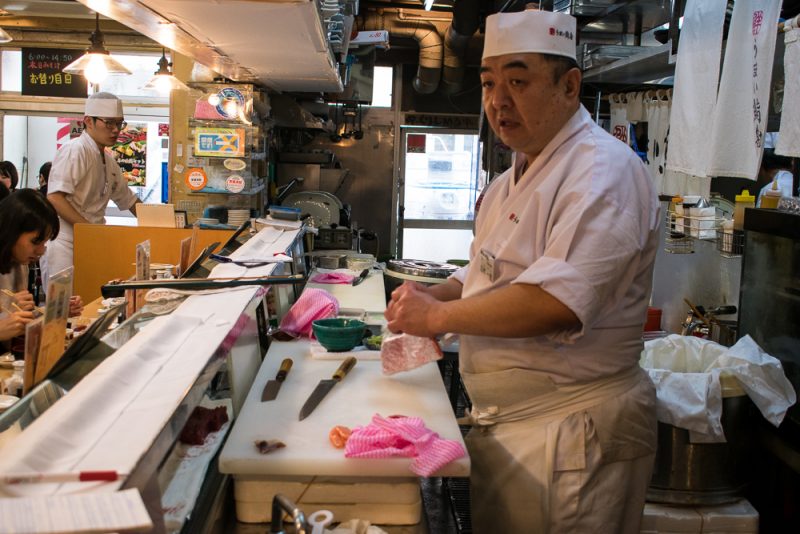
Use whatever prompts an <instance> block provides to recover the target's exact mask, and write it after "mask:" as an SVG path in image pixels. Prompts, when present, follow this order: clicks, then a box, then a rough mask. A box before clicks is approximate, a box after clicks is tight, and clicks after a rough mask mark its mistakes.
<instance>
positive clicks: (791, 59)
mask: <svg viewBox="0 0 800 534" xmlns="http://www.w3.org/2000/svg"><path fill="white" fill-rule="evenodd" d="M783 42H784V43H785V44H786V51H785V52H784V55H783V74H784V79H785V80H786V83H785V84H784V88H783V110H782V111H781V128H780V131H779V135H778V143H777V145H776V146H775V153H776V154H780V155H781V156H789V157H793V158H800V84H798V83H797V80H800V29H798V28H793V29H791V30H789V31H787V32H786V34H785V35H784V37H783Z"/></svg>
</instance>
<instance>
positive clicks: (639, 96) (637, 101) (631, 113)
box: [625, 91, 647, 122]
mask: <svg viewBox="0 0 800 534" xmlns="http://www.w3.org/2000/svg"><path fill="white" fill-rule="evenodd" d="M626 99H627V100H628V102H627V104H626V105H625V115H626V116H625V118H626V119H627V120H628V122H639V121H645V120H647V117H646V115H645V111H644V110H645V102H644V93H642V92H641V91H640V92H638V93H628V94H627V95H626Z"/></svg>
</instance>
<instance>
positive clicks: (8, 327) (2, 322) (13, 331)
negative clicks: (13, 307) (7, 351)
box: [0, 311, 33, 341]
mask: <svg viewBox="0 0 800 534" xmlns="http://www.w3.org/2000/svg"><path fill="white" fill-rule="evenodd" d="M32 320H33V312H29V311H18V312H14V313H10V314H8V315H6V316H5V317H3V318H2V319H0V341H7V340H9V339H11V338H13V337H17V336H21V335H22V334H24V333H25V325H26V324H28V323H29V322H31V321H32Z"/></svg>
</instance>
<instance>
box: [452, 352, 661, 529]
mask: <svg viewBox="0 0 800 534" xmlns="http://www.w3.org/2000/svg"><path fill="white" fill-rule="evenodd" d="M462 376H463V379H464V384H465V386H466V389H467V392H468V393H469V396H470V399H471V401H472V403H473V409H472V412H471V414H470V417H469V418H470V421H471V423H472V425H473V428H472V430H470V432H469V434H468V435H467V437H466V444H467V448H468V449H469V454H470V458H471V460H472V472H471V476H470V486H471V491H470V493H471V501H472V502H471V504H472V506H471V509H472V526H473V530H474V531H475V532H476V533H478V534H484V533H490V532H504V533H517V532H531V533H545V532H547V533H556V532H559V533H560V532H565V533H580V532H591V533H596V532H615V533H628V532H630V533H638V532H639V524H640V521H641V517H642V510H643V508H644V500H645V493H646V490H647V486H648V484H649V482H650V476H651V472H652V468H653V461H654V458H655V447H656V431H657V423H656V415H655V388H654V387H653V384H652V382H651V381H650V379H649V377H648V376H647V374H646V373H645V372H644V371H643V370H642V369H641V368H639V367H638V366H636V367H634V368H632V369H629V370H626V371H623V372H620V373H618V374H616V375H613V376H611V377H608V378H604V379H601V380H596V381H592V382H585V383H580V384H570V385H556V384H555V383H554V382H553V381H552V380H551V379H550V378H549V377H548V376H547V375H545V374H542V373H538V372H535V371H530V370H525V369H508V370H504V371H497V372H491V373H479V374H474V373H463V374H462Z"/></svg>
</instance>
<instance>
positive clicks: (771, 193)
mask: <svg viewBox="0 0 800 534" xmlns="http://www.w3.org/2000/svg"><path fill="white" fill-rule="evenodd" d="M782 197H783V193H781V189H780V187H778V180H777V179H776V180H772V187H770V188H769V189H767V190H766V191H764V195H763V196H762V197H761V207H762V208H764V209H770V210H774V209H777V208H778V202H780V201H781V198H782Z"/></svg>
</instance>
